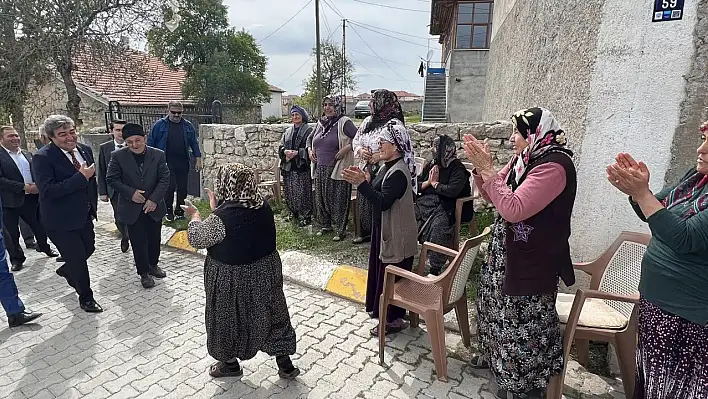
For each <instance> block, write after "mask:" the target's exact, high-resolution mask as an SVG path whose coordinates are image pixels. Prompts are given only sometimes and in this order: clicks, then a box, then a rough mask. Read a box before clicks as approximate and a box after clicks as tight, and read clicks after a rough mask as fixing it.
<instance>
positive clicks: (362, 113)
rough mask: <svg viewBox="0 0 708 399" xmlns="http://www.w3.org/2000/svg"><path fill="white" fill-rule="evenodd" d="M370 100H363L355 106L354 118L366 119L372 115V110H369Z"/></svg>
mask: <svg viewBox="0 0 708 399" xmlns="http://www.w3.org/2000/svg"><path fill="white" fill-rule="evenodd" d="M370 102H371V101H369V100H363V101H359V102H358V103H356V105H355V106H354V117H355V118H366V117H367V116H369V115H371V110H370V109H369V103H370Z"/></svg>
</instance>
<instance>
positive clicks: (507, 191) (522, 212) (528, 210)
mask: <svg viewBox="0 0 708 399" xmlns="http://www.w3.org/2000/svg"><path fill="white" fill-rule="evenodd" d="M512 167H513V164H512V163H511V161H510V162H509V163H508V164H507V165H506V166H505V167H504V168H503V169H502V170H501V171H499V173H497V175H496V176H495V177H494V178H493V179H491V180H489V181H487V182H484V181H482V177H481V176H479V175H478V174H477V173H476V171H475V173H474V174H473V175H474V182H475V185H476V186H477V187H478V188H479V192H480V194H481V195H482V198H484V199H485V200H486V201H489V202H491V203H492V204H494V207H495V208H496V209H497V212H499V214H500V215H501V217H503V218H504V220H506V221H507V222H510V223H518V222H521V221H524V220H526V219H528V218H530V217H531V216H533V215H535V214H537V213H539V212H541V211H542V210H543V209H544V208H545V207H547V206H548V205H549V204H550V203H551V202H552V201H553V200H554V199H556V197H558V196H559V195H560V194H561V193H562V192H563V189H565V170H564V169H563V167H562V166H561V165H559V164H557V163H555V162H548V163H544V164H541V165H539V166H537V167H535V168H533V169H531V171H530V172H529V173H528V175H526V179H524V181H523V183H522V184H521V185H520V186H519V187H518V188H517V189H516V191H511V188H510V187H509V186H507V184H506V180H507V176H508V174H509V170H510V169H511V168H512Z"/></svg>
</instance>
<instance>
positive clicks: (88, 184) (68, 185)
mask: <svg viewBox="0 0 708 399" xmlns="http://www.w3.org/2000/svg"><path fill="white" fill-rule="evenodd" d="M44 132H45V133H46V134H47V137H49V139H50V140H51V143H50V144H47V145H45V146H44V147H42V148H41V149H40V150H39V151H37V153H36V154H35V155H34V173H35V177H36V183H37V187H38V188H39V213H40V216H41V221H42V225H43V226H44V228H45V229H46V230H47V234H48V235H49V238H50V239H51V240H52V242H53V243H54V245H56V246H57V248H58V249H59V252H60V253H61V255H62V257H63V258H64V260H65V262H66V263H65V264H64V265H63V266H62V267H60V268H59V269H57V274H58V275H59V276H61V277H64V278H65V279H66V281H67V283H69V285H70V286H72V287H73V288H74V289H75V290H76V292H77V293H78V294H79V305H80V306H81V309H83V310H85V311H87V312H92V313H95V312H102V311H103V308H101V305H99V304H98V303H97V302H96V301H95V300H94V297H93V291H91V279H90V277H89V270H88V258H89V257H90V256H91V254H93V252H94V250H95V249H96V247H95V241H96V236H95V233H94V231H93V221H94V219H96V209H97V206H98V190H97V187H96V176H95V174H96V166H95V165H94V158H93V151H91V147H89V146H86V145H83V144H79V143H78V142H77V137H76V128H75V125H74V121H73V120H72V119H71V118H69V117H67V116H64V115H51V116H50V117H49V118H47V120H46V121H45V122H44Z"/></svg>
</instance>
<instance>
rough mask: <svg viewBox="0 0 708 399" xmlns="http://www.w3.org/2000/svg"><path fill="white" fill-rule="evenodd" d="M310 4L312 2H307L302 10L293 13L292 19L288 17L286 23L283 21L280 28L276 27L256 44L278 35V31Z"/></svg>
mask: <svg viewBox="0 0 708 399" xmlns="http://www.w3.org/2000/svg"><path fill="white" fill-rule="evenodd" d="M311 3H312V0H310V1H308V2H307V4H305V5H304V6H302V8H301V9H299V10H298V12H296V13H295V15H293V16H292V17H290V18H289V19H288V20H287V21H285V22H284V23H283V24H282V25H280V26H279V27H278V29H276V30H274V31H273V32H272V33H271V34H269V35H268V36H266V37H264V38H263V39H261V40H259V41H258V43H263V41H265V40H266V39H268V38H269V37H271V36H273V35H275V34H276V33H278V31H279V30H281V29H283V28H284V27H285V25H287V24H289V23H290V21H292V20H293V19H295V17H297V16H298V15H300V13H301V12H302V11H303V10H304V9H305V8H307V6H309V5H310V4H311Z"/></svg>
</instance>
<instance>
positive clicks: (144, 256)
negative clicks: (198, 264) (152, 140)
mask: <svg viewBox="0 0 708 399" xmlns="http://www.w3.org/2000/svg"><path fill="white" fill-rule="evenodd" d="M123 138H124V139H125V142H126V144H128V147H127V148H123V149H120V150H117V151H115V152H113V155H112V157H111V162H110V164H109V165H108V174H107V175H106V182H107V183H108V186H109V187H112V188H113V190H115V191H116V192H117V193H118V207H117V213H116V216H117V217H118V220H119V221H120V222H122V223H125V224H126V225H127V226H128V236H129V237H130V244H131V246H132V247H133V257H134V259H135V266H136V268H137V271H138V275H139V276H140V282H141V284H142V285H143V287H145V288H151V287H154V286H155V280H154V279H153V277H157V278H164V277H165V272H164V271H163V270H162V269H161V268H160V267H159V266H158V265H157V263H158V262H159V260H160V238H161V234H160V232H161V228H162V218H163V217H165V214H166V213H167V208H166V206H165V194H166V192H167V188H168V187H169V185H170V170H169V169H168V168H167V161H166V159H165V153H164V152H162V150H159V149H157V148H152V147H148V146H147V144H146V140H145V132H144V131H143V127H142V126H140V125H137V124H135V123H128V124H126V125H125V126H124V127H123Z"/></svg>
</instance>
